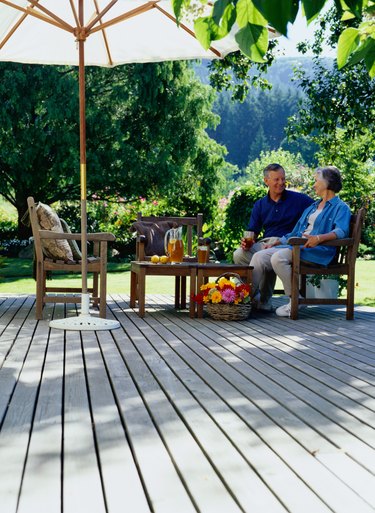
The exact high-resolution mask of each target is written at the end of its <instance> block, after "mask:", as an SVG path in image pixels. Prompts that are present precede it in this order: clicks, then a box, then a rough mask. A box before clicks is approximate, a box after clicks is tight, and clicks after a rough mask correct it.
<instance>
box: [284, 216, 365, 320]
mask: <svg viewBox="0 0 375 513" xmlns="http://www.w3.org/2000/svg"><path fill="white" fill-rule="evenodd" d="M364 217H365V209H364V208H361V209H360V210H359V211H358V213H357V214H354V215H352V217H351V222H350V232H349V237H348V238H347V239H335V240H331V241H329V242H325V243H322V245H325V246H334V247H336V248H337V256H336V258H335V260H334V262H332V263H331V264H329V265H328V266H326V267H324V266H318V265H314V264H312V265H310V264H308V263H306V262H303V261H301V259H300V250H301V245H303V244H304V243H305V240H304V239H301V238H298V237H292V238H291V239H289V240H288V244H290V245H292V246H293V248H292V252H293V260H292V295H291V315H290V317H291V319H294V320H296V319H298V305H316V304H333V305H346V318H347V319H348V320H351V319H353V316H354V289H355V262H356V258H357V251H358V246H359V242H360V239H361V231H362V225H363V220H364ZM311 274H312V275H316V274H321V275H323V276H326V275H328V274H335V275H338V276H341V275H346V276H347V286H346V298H342V299H337V298H332V299H331V298H327V299H316V298H314V299H313V298H306V276H307V275H311ZM300 286H301V289H300ZM300 294H301V295H302V296H304V297H303V298H300V297H299V295H300Z"/></svg>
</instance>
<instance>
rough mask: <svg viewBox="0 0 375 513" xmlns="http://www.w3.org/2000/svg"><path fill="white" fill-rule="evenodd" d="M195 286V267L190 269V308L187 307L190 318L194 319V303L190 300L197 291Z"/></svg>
mask: <svg viewBox="0 0 375 513" xmlns="http://www.w3.org/2000/svg"><path fill="white" fill-rule="evenodd" d="M196 286H197V271H196V269H191V270H190V308H189V313H190V318H191V319H194V317H195V303H194V301H193V300H192V297H193V296H195V294H196V293H197V291H196Z"/></svg>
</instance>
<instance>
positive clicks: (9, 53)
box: [0, 0, 275, 330]
mask: <svg viewBox="0 0 375 513" xmlns="http://www.w3.org/2000/svg"><path fill="white" fill-rule="evenodd" d="M211 5H212V4H211ZM233 32H234V31H233ZM270 37H275V33H274V32H272V31H270ZM236 50H238V45H237V43H236V41H235V39H234V35H231V34H230V35H229V36H227V37H226V38H224V39H222V40H220V41H217V42H215V44H214V45H213V46H211V47H210V48H209V49H208V50H205V49H204V48H203V47H202V46H201V45H200V43H199V42H198V41H197V40H196V38H195V36H194V31H193V28H192V24H190V23H188V22H181V23H180V25H179V26H177V24H176V20H175V17H174V15H173V13H172V8H171V2H170V0H154V1H149V2H144V1H143V2H142V1H140V0H0V61H12V62H22V63H29V64H31V63H32V64H51V65H53V64H55V65H77V66H79V101H80V109H79V110H80V176H81V232H82V241H81V246H82V301H81V313H80V315H79V316H78V317H77V318H75V319H74V318H73V319H72V318H68V319H60V320H55V321H51V323H50V326H52V327H56V328H61V329H78V330H86V329H87V330H94V329H95V330H98V329H113V328H117V327H119V323H117V322H116V321H108V320H105V319H100V318H97V317H92V316H91V315H90V314H89V294H88V292H87V215H86V119H85V65H94V66H116V65H120V64H126V63H145V62H160V61H167V60H189V59H214V58H222V57H224V56H225V55H227V54H228V53H230V52H233V51H236ZM31 86H32V84H31Z"/></svg>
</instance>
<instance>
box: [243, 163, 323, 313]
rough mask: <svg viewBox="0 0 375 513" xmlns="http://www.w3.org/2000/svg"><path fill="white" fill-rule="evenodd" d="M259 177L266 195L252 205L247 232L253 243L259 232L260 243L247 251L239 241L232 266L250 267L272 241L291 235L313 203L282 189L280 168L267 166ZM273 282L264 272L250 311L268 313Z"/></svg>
mask: <svg viewBox="0 0 375 513" xmlns="http://www.w3.org/2000/svg"><path fill="white" fill-rule="evenodd" d="M263 177H264V183H265V184H266V186H267V187H268V193H267V195H266V196H264V198H262V199H260V200H258V201H256V202H255V204H254V207H253V210H252V212H251V217H250V221H249V224H248V227H247V230H249V231H252V232H254V234H255V240H256V238H257V236H258V235H259V233H261V232H263V237H264V239H262V240H261V241H258V242H255V243H254V244H253V245H252V246H251V247H250V248H249V247H248V246H247V245H246V241H245V240H244V239H242V240H241V247H240V248H238V249H236V251H235V252H234V253H233V261H234V263H235V264H240V265H251V259H252V257H253V255H254V253H256V252H257V251H260V250H261V249H265V248H267V247H268V244H272V237H282V236H283V235H285V234H286V233H289V232H291V231H292V230H293V228H294V226H295V224H296V223H297V221H298V220H299V218H300V217H301V214H302V212H303V211H304V210H305V208H307V207H308V206H309V205H311V203H313V200H312V199H311V198H310V197H309V196H307V195H306V194H302V193H300V192H295V191H289V190H287V189H285V171H284V169H283V167H282V166H280V164H269V165H268V166H267V167H266V168H265V169H264V170H263ZM267 243H268V244H267ZM275 281H276V275H275V273H274V272H273V271H265V272H264V276H263V279H262V280H261V283H260V286H259V291H255V290H254V291H253V306H254V308H256V309H258V310H261V311H265V312H271V311H272V302H271V299H272V294H273V289H274V287H275Z"/></svg>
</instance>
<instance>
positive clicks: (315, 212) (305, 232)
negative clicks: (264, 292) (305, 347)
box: [251, 166, 351, 317]
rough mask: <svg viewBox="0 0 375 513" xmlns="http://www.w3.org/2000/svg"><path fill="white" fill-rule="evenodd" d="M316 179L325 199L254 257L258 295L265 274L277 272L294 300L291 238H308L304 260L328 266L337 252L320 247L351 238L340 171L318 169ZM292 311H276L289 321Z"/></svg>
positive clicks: (330, 247)
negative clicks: (341, 192)
mask: <svg viewBox="0 0 375 513" xmlns="http://www.w3.org/2000/svg"><path fill="white" fill-rule="evenodd" d="M314 178H315V183H314V189H315V192H316V194H317V196H319V197H320V198H321V199H319V200H317V201H316V202H315V203H313V204H312V205H311V206H309V207H307V208H306V210H305V211H304V212H303V213H302V216H301V218H300V220H299V221H298V223H297V224H296V226H295V227H294V228H293V231H292V232H291V233H288V234H287V235H285V236H284V237H281V238H280V239H278V240H277V241H276V242H275V243H274V244H273V246H272V247H269V248H268V249H265V250H263V251H260V252H259V253H256V254H255V255H254V256H253V258H252V260H251V265H252V266H254V269H253V290H254V292H256V288H257V285H258V284H259V283H260V281H261V278H262V275H263V273H264V272H266V271H269V270H271V269H273V270H274V271H275V273H276V274H277V275H278V276H279V278H280V279H281V281H282V282H283V285H284V291H285V294H286V295H287V296H289V297H290V295H291V292H292V290H291V287H292V250H291V246H287V245H285V243H286V242H287V240H288V239H289V238H290V237H304V238H306V243H305V245H304V246H303V247H302V249H301V260H304V261H307V262H313V263H315V264H321V265H324V266H326V265H328V264H329V263H330V262H331V261H332V260H333V258H334V257H335V254H336V248H335V247H333V246H320V245H319V244H320V243H321V242H327V241H329V240H333V239H341V238H345V237H347V236H348V234H349V224H350V215H351V214H350V209H349V207H348V205H347V204H346V203H344V202H343V201H342V200H340V199H339V198H338V197H337V196H336V193H337V192H339V191H340V190H341V188H342V180H341V174H340V171H339V170H338V169H337V168H336V167H334V166H327V167H324V168H318V169H317V170H316V172H315V175H314ZM262 254H263V255H262ZM290 309H291V305H290V301H289V303H288V304H286V305H283V306H280V307H279V308H277V309H276V315H278V316H281V317H289V316H290Z"/></svg>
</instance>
